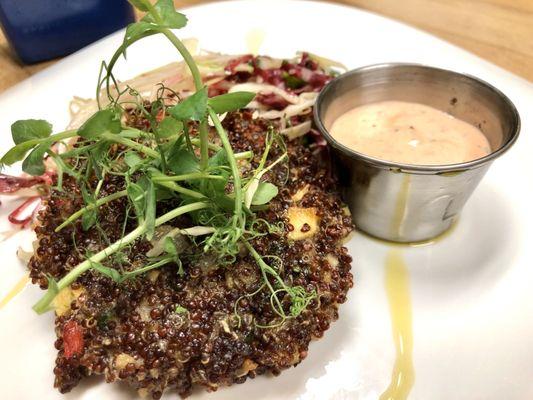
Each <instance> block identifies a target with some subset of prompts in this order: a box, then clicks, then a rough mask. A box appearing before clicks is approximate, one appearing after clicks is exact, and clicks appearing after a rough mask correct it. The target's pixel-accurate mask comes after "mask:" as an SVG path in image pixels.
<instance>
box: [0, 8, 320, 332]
mask: <svg viewBox="0 0 533 400" xmlns="http://www.w3.org/2000/svg"><path fill="white" fill-rule="evenodd" d="M130 2H131V3H132V4H133V5H134V6H135V7H137V8H138V9H139V10H141V11H143V12H145V13H146V14H145V15H144V17H143V18H142V19H141V20H140V21H138V22H136V23H133V24H131V25H129V26H128V27H127V29H126V33H125V36H124V40H123V42H122V44H121V45H120V46H119V48H118V49H117V50H116V51H115V53H114V54H113V56H112V57H111V59H110V60H109V62H108V63H105V62H103V63H102V67H101V70H100V74H99V77H98V82H97V89H96V98H97V102H98V107H99V110H98V111H97V112H95V113H94V114H93V115H92V116H91V117H90V118H88V119H87V121H86V122H85V123H84V124H83V125H82V126H81V127H80V128H79V129H76V130H69V131H65V132H60V133H56V134H52V132H53V130H52V126H51V124H49V123H48V122H46V121H43V120H24V121H17V122H15V123H14V124H13V125H12V127H11V133H12V137H13V141H14V143H15V146H14V147H13V148H12V149H11V150H9V151H8V152H7V153H6V154H5V155H4V156H3V157H2V159H1V160H0V162H1V163H2V165H12V164H14V163H15V162H18V161H22V168H23V170H24V172H26V173H28V174H30V175H41V174H42V173H43V172H44V171H45V163H44V157H45V156H46V155H48V156H49V157H51V158H52V159H53V160H54V162H55V165H56V167H57V174H58V178H57V187H56V188H57V190H62V186H63V174H68V175H70V176H71V177H72V178H73V179H75V180H76V183H77V186H78V187H79V188H80V191H81V194H82V198H83V201H84V203H85V204H84V206H83V207H82V208H80V209H79V210H78V211H76V212H74V213H73V214H71V215H70V216H68V217H67V218H66V219H65V220H64V221H63V222H62V223H61V224H60V225H59V226H57V228H56V229H55V231H56V232H60V231H62V230H63V229H65V228H66V227H68V226H70V225H73V224H77V223H80V222H81V227H82V228H83V229H84V230H89V229H95V230H96V231H97V232H99V234H100V235H101V237H102V239H103V242H104V243H107V245H106V247H105V248H103V249H102V250H100V251H98V252H96V253H95V254H87V255H86V257H85V260H84V261H83V262H81V263H80V264H78V265H77V266H75V267H74V268H72V269H71V270H70V271H69V272H68V273H67V274H66V275H65V276H64V277H63V278H61V279H60V280H59V281H56V280H54V279H52V278H49V284H48V291H47V293H46V294H45V295H44V296H43V298H41V300H40V301H39V302H38V303H37V304H36V305H35V306H34V310H35V311H36V312H37V313H43V312H45V311H47V310H49V309H50V306H51V303H52V301H53V299H54V298H55V296H57V294H58V293H59V292H60V291H61V290H63V289H65V288H67V287H68V286H69V285H70V284H72V283H73V282H74V281H76V279H78V277H80V276H81V275H82V274H84V273H86V272H87V271H89V270H92V271H95V272H96V273H99V274H102V275H104V276H107V277H108V278H110V279H112V280H114V281H115V282H117V283H118V284H121V283H122V282H124V281H126V280H128V279H134V278H135V277H137V276H139V275H142V274H145V273H146V272H148V271H151V270H153V269H156V268H161V267H162V266H164V265H167V264H174V265H177V267H178V271H177V272H178V273H179V274H181V275H183V274H184V273H185V271H184V269H183V266H182V263H181V259H180V254H178V250H177V248H176V246H175V244H174V236H175V235H177V234H178V233H179V234H187V235H192V236H193V237H195V238H196V239H197V240H198V242H197V245H198V246H199V247H200V248H201V249H202V250H203V251H204V252H209V253H214V254H215V255H216V256H217V257H218V260H219V263H220V264H226V265H229V264H231V263H232V262H233V261H234V260H235V259H236V257H237V255H238V254H239V252H240V251H241V248H242V247H243V246H244V248H246V249H247V250H248V252H249V254H250V255H251V256H252V258H253V259H254V260H255V262H256V263H257V265H258V267H259V269H260V271H261V276H262V279H263V282H262V284H261V285H260V288H259V289H258V290H259V291H260V290H263V289H264V288H266V289H268V291H269V293H270V302H271V305H272V308H273V310H274V312H275V314H276V315H277V316H278V317H279V322H278V323H277V324H281V323H283V322H284V321H285V320H286V319H289V318H293V317H296V316H297V315H299V314H300V313H301V311H302V310H303V309H304V308H305V307H307V306H308V304H309V303H310V302H311V301H312V300H313V299H314V298H315V294H314V293H308V292H306V291H305V290H304V289H303V288H301V287H291V286H289V285H288V284H287V283H285V281H284V280H283V279H282V278H281V276H280V274H279V271H278V270H277V269H276V268H274V267H273V266H271V265H269V264H268V263H267V262H266V261H265V259H269V258H271V259H273V260H274V261H275V260H278V261H281V260H279V258H275V257H274V256H269V255H263V256H261V255H260V254H259V253H258V252H257V251H256V250H255V249H254V247H253V246H252V244H251V241H252V240H253V239H255V238H257V237H259V236H262V235H264V234H267V233H272V232H277V233H279V231H280V229H279V227H278V226H276V225H270V224H269V223H268V222H266V221H264V220H261V219H259V218H257V217H256V216H255V214H254V212H253V211H252V210H253V209H254V207H258V206H262V207H266V205H267V204H268V203H269V202H270V201H271V200H272V199H273V198H274V197H275V196H276V195H277V194H278V188H277V187H276V186H275V185H273V184H272V183H269V182H265V181H264V177H265V176H266V174H267V173H268V172H269V171H271V170H272V169H273V168H274V167H276V166H277V165H279V164H281V163H282V162H284V161H286V160H287V153H286V149H285V148H284V144H283V142H282V141H281V140H279V139H278V136H277V135H275V133H274V132H273V130H272V129H271V130H269V131H268V132H267V133H266V146H265V150H264V153H263V155H262V157H261V160H260V162H259V165H258V166H257V167H256V168H255V170H254V171H253V172H252V174H251V176H246V177H245V176H242V173H241V170H240V168H239V165H238V163H237V161H238V160H250V159H251V158H253V156H254V154H253V153H252V152H250V151H247V152H243V153H237V154H236V153H235V152H234V151H233V148H232V146H231V142H230V139H229V137H228V134H227V132H226V131H225V129H224V127H223V125H222V123H221V120H220V118H219V115H221V114H224V113H227V112H231V111H235V110H239V109H241V108H243V107H246V105H247V104H248V103H249V102H250V101H251V100H252V99H253V98H254V96H255V94H254V93H248V92H233V93H227V94H222V95H219V96H215V97H212V98H209V97H208V89H207V87H206V86H205V85H204V83H203V80H202V76H201V74H200V70H199V68H198V65H197V64H196V62H195V60H194V58H193V56H192V55H191V54H190V52H189V51H188V50H187V48H186V46H185V45H184V44H183V42H182V41H181V40H180V39H179V38H178V37H177V36H176V35H175V34H174V32H173V31H172V29H180V28H183V27H184V26H185V25H186V23H187V18H186V17H185V16H184V15H183V14H181V13H179V12H177V11H176V10H175V9H174V5H173V1H172V0H158V1H157V2H156V3H155V4H152V3H151V2H150V1H148V0H130ZM156 34H162V35H164V36H165V37H166V38H167V39H168V40H169V41H170V43H172V45H173V46H174V47H175V49H176V50H177V51H178V52H179V54H180V55H181V56H182V58H183V60H184V62H185V63H186V64H187V66H188V68H189V70H190V72H191V76H192V80H193V82H194V86H195V89H196V91H195V92H194V93H192V94H190V95H189V96H188V97H186V98H184V99H181V98H179V94H178V93H174V92H171V96H170V97H166V96H167V95H166V93H168V91H169V89H168V88H165V86H164V85H162V84H161V85H160V88H159V89H158V91H157V96H158V97H157V99H156V100H155V101H153V102H152V103H150V104H147V103H145V101H144V100H143V99H142V98H141V97H140V96H139V94H138V92H137V91H136V90H135V88H131V87H126V88H121V87H120V85H119V83H118V81H117V79H116V78H115V77H114V74H113V70H114V68H115V66H116V64H117V62H118V61H119V59H120V57H121V56H124V57H125V56H126V52H127V49H128V48H129V47H130V46H131V45H133V44H134V43H136V42H137V41H139V40H141V39H143V38H145V37H147V36H151V35H156ZM126 93H127V94H129V96H130V97H129V98H128V100H124V101H123V100H122V97H123V96H124V94H126ZM102 94H104V95H105V96H107V100H108V101H107V103H106V104H104V102H103V99H102ZM132 99H133V100H132ZM169 99H171V100H172V101H171V102H170V104H169V102H168V100H169ZM132 109H134V110H135V111H136V112H139V113H140V115H141V116H142V118H144V119H145V120H147V121H148V122H149V127H148V128H146V129H142V130H141V129H135V128H132V127H128V126H124V125H123V120H124V116H125V114H127V113H128V112H130V111H131V110H132ZM209 122H210V123H211V125H212V126H213V130H214V132H215V133H216V136H217V137H218V141H219V142H218V143H214V142H211V141H210V139H209V134H208V133H209ZM193 129H197V131H198V135H196V136H193V134H192V133H191V132H192V130H193ZM74 137H77V141H76V143H75V144H74V145H73V144H70V145H69V144H68V143H66V147H67V149H66V151H65V152H62V153H59V152H57V151H55V150H54V147H53V146H54V145H55V143H57V142H63V141H65V140H68V139H70V138H74ZM274 145H278V147H279V148H280V149H281V153H282V154H281V155H279V156H277V159H276V160H275V161H273V162H271V163H270V164H268V159H269V154H270V152H271V149H272V147H273V146H274ZM267 164H268V165H267ZM111 176H119V177H122V180H123V182H124V187H123V188H119V189H120V190H117V191H116V192H115V193H111V194H106V195H101V192H102V191H101V189H102V187H103V185H104V182H105V180H106V179H108V178H109V177H111ZM95 180H96V181H95ZM119 199H120V201H123V202H126V204H127V205H126V207H125V218H124V224H123V233H122V236H121V237H120V239H119V240H117V241H115V242H112V243H111V242H110V241H109V238H108V237H107V235H106V233H105V231H104V229H103V228H102V227H101V226H100V224H99V221H98V215H99V214H98V211H99V209H100V208H101V207H103V206H106V205H109V204H110V203H111V202H114V201H118V200H119ZM167 199H172V201H173V203H172V204H178V205H179V206H177V207H176V208H174V209H171V210H170V211H167V212H166V213H164V214H163V215H159V216H158V215H157V207H156V205H157V202H158V201H160V200H167ZM130 214H132V215H131V218H133V217H135V221H136V224H137V226H136V227H135V228H134V229H132V230H131V231H130V232H127V231H126V225H127V223H128V221H130ZM186 214H187V215H188V216H189V217H190V219H191V220H192V222H193V223H194V224H196V225H195V226H193V227H190V228H175V229H174V230H172V231H171V232H170V233H169V234H167V235H166V236H165V237H164V238H163V240H164V245H163V248H162V250H161V251H158V253H157V255H156V256H154V257H148V254H147V257H148V260H147V264H146V265H144V266H143V267H140V268H136V269H131V268H129V269H123V268H122V267H121V268H120V271H119V269H116V268H113V267H110V266H106V260H107V259H110V261H113V262H114V263H118V264H119V265H120V264H122V263H127V262H128V261H127V258H128V257H127V256H126V251H127V250H128V249H129V247H130V246H132V245H133V243H134V242H135V241H137V240H140V239H145V240H151V239H153V237H154V235H156V229H157V228H158V227H160V226H161V225H164V224H167V223H169V222H170V221H171V220H173V219H175V218H177V217H179V216H182V215H186ZM79 220H81V221H79ZM260 227H261V228H262V229H266V231H265V232H266V233H265V232H263V231H260V229H259V228H260ZM73 239H75V238H74V237H73ZM196 239H195V240H196ZM74 242H75V241H74ZM273 257H274V258H273ZM278 263H279V264H280V266H281V263H280V262H278ZM287 299H288V302H289V303H288V305H287V303H286V301H287ZM236 309H237V303H236ZM258 326H261V325H258ZM272 326H274V325H265V326H261V327H265V328H268V327H272Z"/></svg>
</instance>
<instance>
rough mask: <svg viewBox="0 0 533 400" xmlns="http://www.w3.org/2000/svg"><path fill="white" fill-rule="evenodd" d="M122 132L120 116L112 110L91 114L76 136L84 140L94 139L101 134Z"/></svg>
mask: <svg viewBox="0 0 533 400" xmlns="http://www.w3.org/2000/svg"><path fill="white" fill-rule="evenodd" d="M121 130H122V126H121V124H120V114H119V113H118V112H116V111H115V110H112V109H106V110H100V111H97V112H96V113H95V114H93V115H92V116H91V117H90V118H89V119H88V120H87V121H85V123H84V124H83V125H82V126H81V127H80V129H78V135H80V136H81V137H84V138H86V139H96V138H98V137H99V136H100V135H102V134H103V133H108V132H109V133H119V132H120V131H121Z"/></svg>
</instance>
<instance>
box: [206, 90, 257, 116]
mask: <svg viewBox="0 0 533 400" xmlns="http://www.w3.org/2000/svg"><path fill="white" fill-rule="evenodd" d="M254 97H255V93H252V92H233V93H226V94H221V95H220V96H215V97H211V98H210V99H209V100H208V102H207V103H208V104H209V106H210V107H211V108H212V109H213V111H214V112H216V113H217V114H224V113H226V112H229V111H235V110H240V109H241V108H243V107H246V106H247V105H248V103H250V102H251V101H252V100H253V98H254Z"/></svg>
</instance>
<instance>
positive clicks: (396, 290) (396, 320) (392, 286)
mask: <svg viewBox="0 0 533 400" xmlns="http://www.w3.org/2000/svg"><path fill="white" fill-rule="evenodd" d="M385 288H386V290H387V298H388V301H389V310H390V314H391V323H392V334H393V337H394V346H395V347H396V361H395V362H394V367H393V370H392V379H391V383H390V384H389V387H388V388H387V390H385V392H383V394H382V395H381V396H380V398H379V399H380V400H404V399H407V396H408V395H409V392H410V391H411V388H412V387H413V384H414V381H415V371H414V367H413V322H412V311H411V294H410V291H409V272H408V270H407V266H406V265H405V262H404V259H403V256H402V250H401V249H399V248H391V249H390V250H389V253H388V254H387V258H386V263H385Z"/></svg>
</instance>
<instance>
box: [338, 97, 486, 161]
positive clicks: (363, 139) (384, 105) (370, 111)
mask: <svg viewBox="0 0 533 400" xmlns="http://www.w3.org/2000/svg"><path fill="white" fill-rule="evenodd" d="M329 131H330V133H331V135H332V136H333V137H334V138H335V139H336V140H337V141H338V142H340V143H342V144H343V145H345V146H347V147H349V148H351V149H353V150H355V151H357V152H359V153H363V154H366V155H368V156H371V157H375V158H379V159H381V160H386V161H393V162H399V163H404V164H417V165H446V164H457V163H462V162H467V161H471V160H475V159H477V158H481V157H484V156H486V155H488V154H490V152H491V148H490V144H489V142H488V140H487V138H486V137H485V135H484V134H483V132H481V131H480V130H479V129H478V128H476V127H474V126H473V125H470V124H468V123H467V122H464V121H461V120H460V119H457V118H454V117H452V116H451V115H449V114H446V113H445V112H443V111H440V110H437V109H435V108H433V107H429V106H426V105H424V104H418V103H409V102H403V101H382V102H378V103H370V104H366V105H363V106H360V107H356V108H353V109H352V110H349V111H347V112H346V113H344V114H342V115H341V116H340V117H339V118H337V119H336V120H335V121H334V122H333V124H332V126H331V129H330V130H329Z"/></svg>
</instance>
